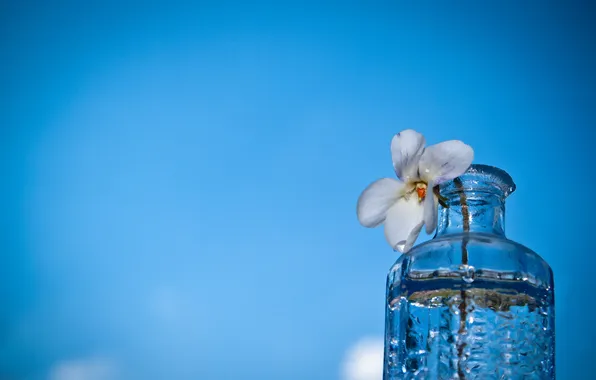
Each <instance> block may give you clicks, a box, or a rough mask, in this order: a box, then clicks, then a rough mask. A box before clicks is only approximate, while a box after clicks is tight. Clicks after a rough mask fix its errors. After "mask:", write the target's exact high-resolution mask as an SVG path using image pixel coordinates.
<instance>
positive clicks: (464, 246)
mask: <svg viewBox="0 0 596 380" xmlns="http://www.w3.org/2000/svg"><path fill="white" fill-rule="evenodd" d="M453 182H454V183H455V186H456V187H457V189H458V191H459V200H460V203H461V214H462V218H463V224H464V225H463V227H464V236H463V239H462V242H461V263H462V266H463V265H466V266H467V265H468V241H469V238H470V237H469V235H468V233H469V232H470V210H469V209H468V202H467V200H466V194H465V192H464V185H463V183H462V181H461V179H459V178H456V179H454V180H453ZM467 308H468V302H467V294H466V291H465V290H464V289H462V290H461V303H460V304H459V312H460V320H459V330H458V331H457V333H458V334H459V339H458V344H457V356H458V361H457V374H458V376H459V378H460V379H461V380H464V379H465V378H466V374H465V372H464V368H463V356H464V349H465V348H466V343H465V342H463V341H462V339H461V337H462V336H463V335H465V334H467V332H466V320H467V319H468V311H467Z"/></svg>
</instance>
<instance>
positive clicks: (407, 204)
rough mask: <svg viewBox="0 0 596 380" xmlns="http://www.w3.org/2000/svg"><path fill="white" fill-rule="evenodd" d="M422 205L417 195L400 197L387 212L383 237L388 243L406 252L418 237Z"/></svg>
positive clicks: (420, 226) (422, 210)
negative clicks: (406, 197)
mask: <svg viewBox="0 0 596 380" xmlns="http://www.w3.org/2000/svg"><path fill="white" fill-rule="evenodd" d="M423 213H424V207H423V205H422V203H420V202H419V201H418V197H414V196H412V197H410V198H409V199H405V198H400V199H399V200H398V201H397V202H396V203H395V205H393V207H391V208H390V209H389V211H388V212H387V218H386V219H385V238H386V239H387V242H388V243H389V245H390V246H391V247H392V248H393V249H396V250H398V251H400V252H402V253H404V252H407V251H408V250H409V249H410V248H411V247H412V245H413V244H414V242H415V241H416V238H417V237H418V234H419V233H420V229H421V228H422V223H423Z"/></svg>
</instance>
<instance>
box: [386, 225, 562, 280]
mask: <svg viewBox="0 0 596 380" xmlns="http://www.w3.org/2000/svg"><path fill="white" fill-rule="evenodd" d="M464 265H465V266H469V267H472V268H473V270H474V271H475V273H476V274H477V275H479V276H486V277H492V276H495V277H497V276H498V277H497V278H499V279H501V278H512V279H516V278H530V279H532V281H535V282H536V283H541V284H543V285H545V286H553V273H552V269H551V267H550V266H549V264H548V263H547V262H546V261H545V260H544V259H543V258H542V257H541V256H540V255H539V254H538V253H536V252H534V251H533V250H532V249H530V248H528V247H526V246H524V245H523V244H520V243H518V242H515V241H513V240H509V239H507V238H505V237H502V236H498V235H494V234H487V233H478V232H472V233H465V234H464V233H461V234H449V235H445V236H440V237H435V238H434V239H431V240H429V241H427V242H424V243H422V244H420V245H417V246H415V247H414V248H412V249H411V250H410V251H409V252H408V253H406V254H404V255H401V256H400V257H399V258H398V259H397V261H396V263H395V265H394V266H393V267H392V269H391V270H392V271H395V270H400V271H402V272H403V273H402V274H407V275H410V276H421V277H426V276H427V275H431V276H432V277H436V276H437V274H438V276H439V277H441V274H442V273H443V274H445V275H448V274H449V273H451V274H452V273H459V272H461V271H462V266H464Z"/></svg>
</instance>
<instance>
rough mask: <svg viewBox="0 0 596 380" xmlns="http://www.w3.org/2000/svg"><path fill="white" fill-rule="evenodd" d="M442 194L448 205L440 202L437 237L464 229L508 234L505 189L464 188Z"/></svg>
mask: <svg viewBox="0 0 596 380" xmlns="http://www.w3.org/2000/svg"><path fill="white" fill-rule="evenodd" d="M443 196H445V197H446V202H445V203H446V205H447V206H449V207H443V206H439V220H438V228H437V235H436V236H437V237H438V236H443V235H448V234H456V233H462V232H483V233H489V234H495V235H499V236H503V237H504V236H505V197H504V196H503V194H502V193H498V192H484V191H482V192H479V191H474V190H473V189H465V190H458V191H454V192H452V193H449V194H443ZM466 230H467V231H466Z"/></svg>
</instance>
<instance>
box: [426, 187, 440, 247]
mask: <svg viewBox="0 0 596 380" xmlns="http://www.w3.org/2000/svg"><path fill="white" fill-rule="evenodd" d="M433 186H434V184H433V183H432V182H429V183H428V187H427V188H428V190H427V192H426V197H425V198H424V224H425V225H426V233H427V234H429V235H430V234H432V233H433V232H434V231H435V228H437V219H438V218H439V216H438V215H437V204H438V203H439V198H437V196H436V195H435V193H434V192H433V190H432V189H433Z"/></svg>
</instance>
